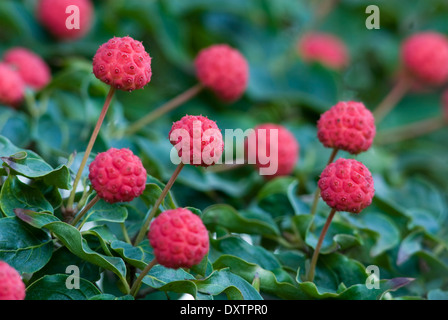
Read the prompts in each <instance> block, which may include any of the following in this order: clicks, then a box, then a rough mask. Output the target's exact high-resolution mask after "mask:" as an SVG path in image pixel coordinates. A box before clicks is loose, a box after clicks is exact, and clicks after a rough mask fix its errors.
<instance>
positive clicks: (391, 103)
mask: <svg viewBox="0 0 448 320" xmlns="http://www.w3.org/2000/svg"><path fill="white" fill-rule="evenodd" d="M409 88H410V82H409V79H407V78H406V77H405V76H401V77H400V79H399V80H398V82H397V83H396V84H395V86H394V87H393V88H392V90H391V91H390V92H389V93H388V94H387V95H386V97H385V98H384V99H383V100H382V101H381V102H380V104H379V105H378V106H377V107H376V109H375V110H374V111H373V116H374V117H375V122H376V123H379V122H380V121H381V120H383V118H384V117H385V116H386V115H387V114H389V113H390V112H391V111H392V110H393V108H394V107H395V106H396V104H397V103H398V102H399V101H400V100H401V98H403V96H404V95H405V94H406V93H407V92H408V90H409Z"/></svg>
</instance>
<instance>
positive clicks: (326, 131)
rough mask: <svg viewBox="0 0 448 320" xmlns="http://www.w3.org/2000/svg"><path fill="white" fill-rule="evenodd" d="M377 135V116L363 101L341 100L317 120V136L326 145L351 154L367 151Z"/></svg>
mask: <svg viewBox="0 0 448 320" xmlns="http://www.w3.org/2000/svg"><path fill="white" fill-rule="evenodd" d="M375 135H376V126H375V118H374V117H373V115H372V112H370V110H369V109H367V108H366V107H365V106H364V104H363V103H361V102H355V101H348V102H339V103H337V104H336V105H334V106H333V107H331V108H330V109H329V110H327V111H326V112H324V113H323V114H322V115H321V116H320V119H319V120H318V122H317V137H318V138H319V140H320V142H322V144H323V145H324V146H325V147H327V148H336V149H340V150H345V151H347V152H349V153H351V154H358V153H360V152H363V151H367V150H368V149H369V148H370V146H371V145H372V142H373V139H374V137H375Z"/></svg>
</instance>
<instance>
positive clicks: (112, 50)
mask: <svg viewBox="0 0 448 320" xmlns="http://www.w3.org/2000/svg"><path fill="white" fill-rule="evenodd" d="M93 73H94V74H95V77H97V78H98V79H100V80H101V81H103V82H104V83H106V84H108V85H110V86H112V87H114V88H115V89H119V90H124V91H133V90H136V89H141V88H143V87H144V86H146V85H147V84H148V83H149V81H151V75H152V71H151V57H150V56H149V54H148V52H146V51H145V47H144V46H143V44H142V43H141V42H140V41H137V40H134V39H132V38H131V37H123V38H118V37H114V38H112V39H110V40H109V41H107V42H106V43H104V44H103V45H101V46H100V47H99V49H98V50H97V52H96V54H95V56H94V57H93Z"/></svg>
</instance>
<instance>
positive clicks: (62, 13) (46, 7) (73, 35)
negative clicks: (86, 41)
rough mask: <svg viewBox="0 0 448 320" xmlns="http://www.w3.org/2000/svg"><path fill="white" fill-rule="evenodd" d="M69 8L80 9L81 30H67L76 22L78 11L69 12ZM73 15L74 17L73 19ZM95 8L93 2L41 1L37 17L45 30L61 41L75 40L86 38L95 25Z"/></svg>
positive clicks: (89, 0)
mask: <svg viewBox="0 0 448 320" xmlns="http://www.w3.org/2000/svg"><path fill="white" fill-rule="evenodd" d="M69 6H76V7H77V8H78V9H79V29H77V28H67V25H66V23H67V21H68V23H69V25H71V24H73V23H74V22H75V20H74V19H75V16H74V14H76V13H77V11H76V12H75V11H73V10H69V9H70V8H69ZM72 15H73V17H72ZM93 15H94V7H93V4H92V1H91V0H40V1H39V2H38V4H37V17H38V20H39V21H40V23H41V24H42V25H43V26H44V27H45V29H46V30H47V31H48V32H50V33H51V34H52V35H53V36H54V37H56V38H58V39H60V40H75V39H79V38H82V37H83V36H85V35H86V34H87V33H88V32H89V31H90V29H91V27H92V24H93Z"/></svg>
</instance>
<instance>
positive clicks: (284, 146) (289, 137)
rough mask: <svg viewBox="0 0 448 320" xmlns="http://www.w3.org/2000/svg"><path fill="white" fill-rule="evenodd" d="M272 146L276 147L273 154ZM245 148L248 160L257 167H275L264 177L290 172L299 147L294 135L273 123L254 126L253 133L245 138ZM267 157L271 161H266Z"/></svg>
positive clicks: (296, 160) (297, 158)
mask: <svg viewBox="0 0 448 320" xmlns="http://www.w3.org/2000/svg"><path fill="white" fill-rule="evenodd" d="M274 133H275V134H276V137H277V138H276V139H274V137H275V136H273V134H274ZM271 137H272V140H273V141H271ZM251 144H252V146H251ZM274 147H275V148H276V149H277V154H273V152H274V149H275V148H274ZM246 149H247V159H248V162H249V163H253V162H254V164H255V166H256V167H257V168H258V169H260V168H269V167H272V168H277V170H276V171H275V173H273V174H267V175H265V177H266V178H274V177H278V176H286V175H289V174H291V173H292V172H293V170H294V168H295V166H296V164H297V162H298V160H299V150H300V147H299V142H298V141H297V139H296V138H295V136H294V135H293V134H292V133H291V132H290V131H289V130H288V129H286V128H285V127H284V126H282V125H278V124H274V123H265V124H261V125H258V126H256V127H255V128H254V133H253V135H250V136H249V137H248V139H247V140H246ZM264 158H266V159H264ZM268 158H270V160H271V161H272V162H273V163H272V162H271V161H270V162H267V159H268ZM267 173H269V172H267Z"/></svg>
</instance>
